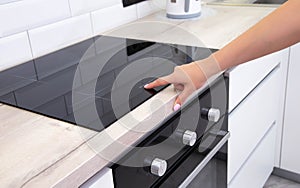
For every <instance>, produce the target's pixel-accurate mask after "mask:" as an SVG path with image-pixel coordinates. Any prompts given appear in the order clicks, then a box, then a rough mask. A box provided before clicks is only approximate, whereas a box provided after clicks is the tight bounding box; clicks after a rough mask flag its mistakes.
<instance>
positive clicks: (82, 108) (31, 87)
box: [0, 36, 211, 131]
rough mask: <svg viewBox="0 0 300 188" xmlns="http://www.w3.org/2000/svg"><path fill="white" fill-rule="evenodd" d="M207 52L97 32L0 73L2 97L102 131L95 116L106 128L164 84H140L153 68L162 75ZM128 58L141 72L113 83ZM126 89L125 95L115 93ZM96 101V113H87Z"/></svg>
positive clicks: (147, 77) (9, 101) (128, 63)
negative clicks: (150, 87) (78, 41)
mask: <svg viewBox="0 0 300 188" xmlns="http://www.w3.org/2000/svg"><path fill="white" fill-rule="evenodd" d="M133 45H134V46H133ZM183 51H186V53H185V52H183ZM210 54H211V50H210V49H206V48H195V47H188V46H179V45H169V44H161V43H154V42H148V41H140V40H133V39H123V38H115V37H104V36H97V37H94V38H91V39H88V40H86V41H83V42H80V43H78V44H75V45H72V46H70V47H67V48H64V49H62V50H59V51H57V52H54V53H51V54H48V55H46V56H43V57H40V58H37V59H34V60H32V61H29V62H27V63H24V64H21V65H18V66H15V67H13V68H10V69H8V70H5V71H2V72H0V102H1V103H5V104H9V105H13V106H16V107H19V108H22V109H26V110H30V111H33V112H36V113H39V114H43V115H46V116H49V117H52V118H56V119H59V120H63V121H66V122H70V123H73V124H78V125H80V126H84V127H87V128H90V129H93V130H97V131H100V130H102V129H103V126H100V125H99V121H97V119H99V118H100V120H101V122H102V124H103V125H104V127H107V126H109V125H110V124H111V123H113V122H114V121H116V120H117V119H119V118H120V117H122V116H123V115H124V114H126V113H128V112H129V111H130V110H132V109H134V108H135V107H137V106H138V105H140V104H141V103H143V102H144V101H146V100H147V99H149V98H150V97H152V96H153V95H155V94H156V93H157V92H159V91H160V90H161V89H163V87H161V88H156V89H153V90H145V89H144V88H143V86H144V85H145V84H146V83H148V82H150V81H152V80H154V79H155V77H153V76H151V73H156V72H158V71H159V72H160V74H161V75H166V74H169V73H171V72H172V71H173V68H174V66H175V65H181V64H184V63H189V62H191V61H193V60H198V59H203V58H205V57H207V56H209V55H210ZM157 57H159V59H157ZM155 58H156V59H155ZM166 61H168V62H172V63H173V64H172V65H170V64H168V63H166ZM132 63H135V64H134V65H135V67H138V68H139V66H140V67H142V68H141V69H137V70H141V71H135V72H134V74H132V75H130V72H129V73H128V77H125V78H123V79H121V80H120V79H119V80H118V82H116V78H117V77H118V76H119V75H120V73H121V72H124V70H126V68H128V66H130V65H131V64H132ZM101 66H103V68H102V69H101V72H100V74H99V73H97V69H99V68H98V67H101ZM95 73H97V74H95ZM94 75H96V76H94ZM129 75H130V76H129ZM135 75H136V76H135ZM139 75H142V76H139ZM147 75H149V76H147ZM128 88H129V89H130V94H129V99H128V98H126V97H123V96H118V95H120V94H119V93H120V91H124V90H126V89H127V90H128ZM111 94H115V97H117V98H119V100H117V101H114V107H117V109H118V110H117V111H118V113H114V110H113V106H112V99H111V96H112V95H111ZM94 104H95V105H96V109H97V116H95V115H93V113H91V112H92V110H93V108H94ZM126 106H129V108H126ZM114 109H115V108H114ZM74 113H75V114H78V113H79V114H81V115H80V118H76V120H75V117H74V116H75V115H74Z"/></svg>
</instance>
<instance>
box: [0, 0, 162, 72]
mask: <svg viewBox="0 0 300 188" xmlns="http://www.w3.org/2000/svg"><path fill="white" fill-rule="evenodd" d="M0 1H1V0H0ZM158 10H159V8H158V7H156V6H155V5H154V3H153V2H152V1H145V2H141V3H139V4H136V5H132V6H129V7H126V8H123V5H122V0H19V1H15V0H11V2H9V1H8V0H5V1H4V3H3V2H2V4H0V70H3V69H6V68H8V67H11V66H14V65H17V64H20V63H23V62H26V61H28V60H31V59H33V58H36V57H39V56H42V55H45V54H48V53H51V52H53V51H56V50H59V49H61V48H64V47H66V46H69V45H72V44H74V43H76V42H79V41H82V40H84V39H87V38H89V37H92V36H95V35H98V34H101V33H102V32H105V31H108V30H110V29H112V28H115V27H117V26H120V25H122V24H126V23H128V22H131V21H134V20H136V19H138V18H141V17H144V16H147V15H149V14H151V13H154V12H155V11H158Z"/></svg>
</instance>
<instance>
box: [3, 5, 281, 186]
mask: <svg viewBox="0 0 300 188" xmlns="http://www.w3.org/2000/svg"><path fill="white" fill-rule="evenodd" d="M205 8H207V9H206V10H209V11H208V12H209V13H210V14H208V15H206V16H207V17H203V18H200V19H199V20H194V21H191V22H184V21H174V20H173V21H169V20H168V21H167V22H168V24H166V25H168V27H156V29H157V30H156V31H154V32H153V33H151V32H147V31H143V29H147V28H142V27H139V28H138V29H135V30H130V31H128V32H127V33H126V31H124V30H122V29H120V30H119V31H120V32H119V33H118V30H117V31H115V32H114V33H107V34H110V35H116V36H119V37H120V36H121V37H130V38H138V39H142V40H149V41H156V42H157V41H159V42H164V43H177V44H181V45H193V44H194V43H195V40H191V39H192V37H191V38H189V36H187V37H186V38H184V39H182V38H180V37H178V34H180V33H176V32H174V31H176V26H179V27H183V28H186V29H187V30H189V31H193V32H194V33H195V34H196V35H198V36H201V39H202V41H203V43H204V44H206V46H208V47H209V48H216V49H217V48H220V47H222V46H224V45H225V44H226V43H228V42H229V41H230V40H232V39H233V38H234V37H236V36H237V35H238V34H240V33H241V32H243V31H244V30H245V29H247V28H248V27H249V26H251V25H253V24H254V23H256V22H257V21H258V20H259V19H261V18H262V17H264V16H265V15H267V14H268V13H269V12H271V11H272V10H273V9H272V8H255V9H254V8H250V7H249V8H247V7H244V8H240V9H236V8H232V7H222V6H205V7H204V13H205ZM161 15H162V14H161V13H157V14H155V15H152V16H150V17H147V18H145V19H142V20H139V21H137V22H136V25H138V26H140V25H139V24H140V23H142V22H143V21H146V22H147V21H148V24H149V25H151V21H157V20H158V21H159V20H161V19H162V17H161ZM234 15H241V18H237V17H236V16H234ZM204 16H205V14H204ZM243 16H244V17H243ZM229 17H230V18H232V19H233V23H232V22H231V21H232V20H230V22H229V21H228V20H227V21H226V18H229ZM216 22H217V23H219V24H214V23H216ZM221 22H222V23H223V24H222V23H221ZM229 23H230V24H229ZM133 25H134V24H133ZM229 25H230V27H228V26H229ZM226 26H227V27H226ZM125 28H126V27H125ZM205 28H211V29H210V30H209V31H208V30H207V29H205ZM148 29H149V28H148ZM155 32H157V33H158V34H159V35H158V34H155ZM122 35H125V36H122ZM196 45H197V44H195V46H196ZM282 54H284V53H283V52H279V53H276V54H272V55H270V56H268V57H263V58H261V59H258V60H254V61H253V62H251V63H249V64H247V65H245V66H243V67H245V68H243V67H242V66H239V67H236V68H235V69H232V70H229V71H228V72H227V73H228V75H229V77H230V78H232V79H230V82H231V84H230V85H229V90H230V91H231V93H230V94H229V112H230V114H229V121H228V123H229V124H228V129H229V130H231V131H232V132H233V133H234V132H235V134H232V135H231V138H230V139H231V140H229V143H228V147H229V148H228V149H229V150H232V151H233V152H232V155H231V154H228V163H229V164H228V165H229V166H228V183H230V184H229V186H230V187H245V183H248V184H247V185H251V183H253V185H261V184H262V183H263V181H265V179H266V178H267V176H268V175H269V174H270V172H271V170H272V167H273V165H272V164H273V163H274V159H272V157H273V156H274V153H275V149H274V150H273V149H272V148H275V146H274V139H275V136H276V131H277V130H276V129H277V128H278V124H277V122H278V121H277V117H276V115H274V113H275V114H276V112H275V108H276V107H275V105H276V103H274V102H273V101H276V98H277V97H278V96H277V94H276V92H274V93H273V92H272V93H270V90H271V91H273V90H274V91H275V90H278V88H277V87H279V86H278V85H276V84H274V83H276V81H277V80H278V75H280V74H281V68H282V67H284V66H282V63H285V62H284V61H283V60H281V55H282ZM285 54H286V53H285ZM119 55H120V56H122V52H121V53H120V54H119ZM123 55H124V53H123ZM132 58H133V59H134V56H132ZM283 59H285V58H283ZM54 62H55V61H54ZM262 62H266V63H262ZM57 63H58V62H57ZM70 63H71V64H69V65H68V66H72V60H70ZM58 64H59V63H58ZM23 66H26V65H25V64H24V65H23ZM53 66H54V69H48V68H47V67H44V70H45V72H44V73H45V74H40V77H41V78H42V79H46V78H47V77H48V76H51V74H53V73H55V72H57V73H58V74H59V73H64V71H62V72H60V71H61V70H62V69H65V68H66V69H68V68H67V67H63V68H62V69H60V68H58V67H59V66H58V67H56V68H55V65H54V64H53ZM57 68H58V69H57ZM68 70H69V71H70V72H72V70H71V69H68ZM247 70H250V71H247ZM67 72H68V71H67ZM283 72H284V71H283ZM62 75H65V74H62ZM253 75H255V76H254V77H253ZM27 76H28V75H27ZM88 78H89V77H86V79H81V80H82V81H84V80H89V79H88ZM28 80H29V81H32V78H31V77H30V75H29V79H28ZM28 80H27V81H28ZM46 81H47V79H46ZM65 81H68V80H65ZM245 82H247V83H248V82H249V84H247V85H246V84H244V83H245ZM40 84H43V82H42V83H40ZM62 89H67V88H62ZM60 91H61V90H60ZM60 91H56V92H60ZM151 96H152V95H151ZM175 96H176V93H174V91H173V88H170V87H167V88H165V89H164V90H162V91H161V92H158V93H156V94H155V95H154V96H153V97H152V98H150V99H149V100H148V101H151V99H153V100H154V99H159V98H162V99H163V101H164V102H165V103H164V104H163V105H162V106H164V107H165V109H171V106H172V104H173V101H174V97H175ZM271 96H272V97H271ZM7 97H8V98H5V99H7V100H8V99H10V100H11V98H9V96H7ZM64 98H68V97H67V96H66V97H64ZM60 100H61V101H60ZM62 100H65V99H58V100H57V101H56V100H54V101H53V103H52V104H53V105H54V106H55V105H56V104H64V103H63V102H62ZM153 100H152V101H153ZM148 101H146V102H145V105H147V104H148V103H147V102H148ZM265 101H266V106H265V108H267V109H268V110H270V111H263V112H262V113H259V112H257V111H258V110H261V109H263V108H259V109H258V107H257V106H258V105H256V104H260V105H259V106H261V104H262V103H264V102H265ZM26 102H28V101H26V100H25V101H24V103H23V104H26ZM50 102H51V101H50ZM149 103H150V102H149ZM29 105H30V104H29ZM143 106H144V105H141V106H139V107H137V108H135V109H133V111H132V113H133V114H134V113H135V114H143V115H145V116H143V117H144V118H145V119H147V117H149V114H148V113H145V111H147V109H148V108H149V106H148V108H147V107H143ZM33 107H35V106H33ZM0 108H2V111H1V112H2V113H1V114H2V115H3V116H4V117H3V118H5V113H4V112H6V113H9V114H19V115H18V116H16V117H15V121H17V120H18V121H19V122H22V121H21V119H20V116H22V115H23V114H26V116H29V114H30V115H31V116H34V115H32V113H29V112H24V111H22V110H21V111H20V110H16V109H12V108H10V107H8V106H6V105H2V106H1V107H0ZM34 109H36V108H34ZM37 109H41V110H46V111H51V108H50V109H47V108H37ZM140 109H144V111H143V110H140ZM162 109H164V108H161V109H159V108H158V109H156V111H154V112H153V114H156V115H157V114H159V113H161V110H162ZM245 109H246V110H245ZM0 110H1V109H0ZM69 110H70V109H69ZM247 110H251V111H252V112H253V114H254V113H255V115H253V114H252V113H251V114H252V115H251V116H250V115H249V113H246V111H247ZM55 112H56V111H55ZM64 112H65V113H68V108H67V109H65V111H64ZM137 112H139V113H137ZM41 113H43V111H42V112H41ZM166 113H167V115H170V114H171V110H170V111H167V112H166ZM54 115H58V114H52V117H53V116H54ZM23 116H25V115H23ZM139 116H141V115H139ZM249 116H250V117H249ZM241 117H245V118H247V120H249V121H247V122H245V119H244V118H243V119H242V118H241ZM6 118H7V119H8V120H6V121H5V122H10V123H8V124H6V125H11V124H13V123H12V122H14V121H13V120H11V119H9V118H8V117H6ZM28 119H34V120H35V121H34V123H33V124H32V125H31V123H29V124H25V123H23V124H22V127H23V130H22V131H23V132H26V133H27V132H28V129H35V130H39V131H42V130H43V131H44V132H43V133H44V134H45V133H49V134H50V135H53V134H51V133H54V132H55V131H56V132H55V134H59V133H60V132H62V133H64V131H66V132H67V133H70V134H61V135H63V136H62V138H63V139H64V140H63V142H62V143H65V144H63V145H62V146H61V148H60V150H65V151H64V152H63V154H62V155H59V156H53V155H52V154H51V152H55V150H54V149H55V148H57V147H58V144H55V143H53V140H54V138H53V137H51V138H52V139H49V140H48V139H46V138H48V137H46V138H41V137H39V134H38V133H36V134H33V135H30V134H28V135H26V136H23V137H22V138H19V137H17V138H16V140H18V141H19V143H20V142H22V139H25V140H30V139H31V138H34V140H35V144H36V146H40V145H45V142H47V140H48V141H49V142H50V141H52V142H51V147H49V148H54V149H53V150H50V151H47V152H48V153H46V154H47V155H46V156H49V157H44V158H45V161H44V164H43V165H40V164H38V163H28V164H30V167H31V169H32V171H29V172H28V169H29V167H28V166H26V165H27V163H26V159H28V158H29V159H30V157H24V158H23V160H25V162H24V163H22V164H23V165H24V166H25V168H22V169H25V170H24V173H23V171H21V169H20V172H22V173H19V174H14V175H12V177H14V176H15V177H18V178H13V179H14V180H11V179H8V180H7V181H6V183H8V184H10V185H20V184H21V185H23V184H24V185H25V187H26V186H27V187H32V186H39V187H41V186H65V187H66V186H72V187H73V186H80V185H82V184H83V183H84V184H83V185H82V186H83V187H93V186H96V185H107V187H109V186H112V185H113V170H112V169H109V168H107V166H110V165H109V162H107V161H105V160H103V159H101V158H100V157H99V156H97V155H95V153H94V152H93V151H92V150H91V149H90V148H89V147H88V146H87V145H85V144H84V143H83V141H82V140H81V141H80V138H82V137H80V134H79V136H78V134H73V133H74V132H73V130H75V128H74V127H73V126H72V125H71V124H68V123H61V121H54V120H52V119H48V118H45V117H41V116H38V117H35V118H33V117H32V118H27V119H26V120H28ZM31 121H33V120H31ZM43 122H44V123H43ZM83 123H84V122H83ZM41 124H44V125H45V126H42V127H41V126H39V127H37V125H41ZM13 125H15V124H13ZM53 125H57V126H53ZM116 125H117V124H114V125H113V126H109V127H108V128H107V129H106V130H107V132H109V133H110V134H111V135H113V137H114V138H116V139H121V140H123V141H124V138H131V139H127V140H126V144H136V143H135V142H136V140H139V139H142V138H143V136H144V135H138V134H137V133H129V135H127V134H126V133H127V132H126V131H127V130H124V129H122V126H116ZM242 126H244V127H246V128H250V127H252V126H256V127H258V128H257V129H254V128H253V129H247V131H248V132H246V133H245V132H241V134H240V130H239V128H241V127H242ZM11 127H12V128H13V127H17V126H11ZM90 128H91V127H90ZM157 128H158V127H151V128H149V131H150V130H152V129H157ZM16 129H17V128H16ZM26 130H27V131H26ZM47 130H48V131H47ZM84 130H85V131H87V130H86V129H84ZM10 131H11V130H10V129H6V132H4V133H5V134H7V135H9V134H11V133H12V132H10ZM19 131H20V132H22V131H21V130H19ZM242 131H243V130H242ZM255 131H256V132H255ZM20 132H19V133H20ZM236 132H238V134H237V133H236ZM15 134H16V133H15ZM55 134H54V135H55ZM86 134H87V135H89V137H85V138H86V139H85V140H88V141H91V140H92V141H99V140H101V141H102V142H101V144H100V145H101V148H107V151H110V150H109V148H112V146H110V144H111V143H110V141H107V140H105V138H107V137H105V135H103V134H101V133H100V134H99V133H96V132H94V131H90V130H88V131H87V132H86ZM47 135H48V134H47ZM126 135H127V136H126ZM253 135H254V136H253ZM45 136H46V134H45V135H44V137H45ZM122 136H124V137H122ZM252 136H253V137H252ZM249 137H250V138H251V139H253V142H251V140H250V141H249V139H247V138H249ZM7 138H8V136H7V137H6V139H7ZM74 139H76V140H77V141H78V142H76V143H75V142H74ZM235 139H238V140H239V142H240V143H241V141H240V139H241V140H243V144H244V145H245V147H243V148H242V149H241V151H242V152H239V153H238V154H240V153H241V154H242V155H241V156H238V155H234V154H235V151H237V150H239V149H240V145H237V144H238V143H235V142H234V140H235ZM40 143H41V144H40ZM69 143H73V145H72V147H71V146H70V147H67V146H69ZM97 143H99V142H97ZM231 144H232V145H231ZM29 145H30V143H29ZM118 149H119V148H118ZM120 149H121V148H120ZM56 151H57V150H56ZM266 151H268V152H266ZM123 152H124V150H120V151H118V150H116V151H114V152H112V153H110V155H111V156H119V155H122V153H123ZM20 153H22V152H20ZM262 153H268V155H263V156H262V155H261V154H262ZM26 156H29V155H28V154H26ZM233 159H236V160H237V161H238V163H236V164H235V163H234V162H232V161H233ZM16 161H18V159H16ZM230 161H231V162H230ZM15 164H18V163H17V162H16V163H15ZM24 166H23V167H24ZM26 167H27V168H26ZM258 168H259V169H263V171H259V172H261V174H260V176H259V178H257V179H256V181H252V180H253V179H249V177H250V176H249V173H250V174H253V173H256V172H258ZM6 170H7V171H6V172H7V174H9V173H8V172H12V171H10V169H9V168H6ZM148 170H149V169H148ZM14 172H15V171H14ZM27 174H31V175H32V176H27ZM24 176H25V178H24ZM92 176H93V177H92ZM253 178H254V177H253ZM88 179H89V180H88ZM22 180H25V182H23V181H22ZM87 180H88V181H87ZM12 182H13V183H12ZM249 182H250V183H249ZM6 185H7V184H6Z"/></svg>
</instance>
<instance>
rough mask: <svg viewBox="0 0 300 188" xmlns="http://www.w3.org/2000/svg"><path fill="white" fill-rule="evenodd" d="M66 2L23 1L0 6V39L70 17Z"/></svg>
mask: <svg viewBox="0 0 300 188" xmlns="http://www.w3.org/2000/svg"><path fill="white" fill-rule="evenodd" d="M70 15H71V13H70V8H69V4H68V0H26V1H25V0H23V1H17V2H13V3H7V4H4V5H1V6H0V37H3V36H8V35H11V34H14V33H18V32H22V31H25V30H27V29H31V28H35V27H38V26H42V25H46V24H49V23H53V22H56V21H59V20H62V19H65V18H67V17H70Z"/></svg>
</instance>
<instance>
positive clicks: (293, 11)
mask: <svg viewBox="0 0 300 188" xmlns="http://www.w3.org/2000/svg"><path fill="white" fill-rule="evenodd" d="M299 41H300V0H289V1H288V2H287V3H285V4H284V5H282V6H281V7H280V8H278V9H277V10H275V11H274V12H273V13H271V14H270V15H269V16H267V17H265V18H264V19H263V20H261V21H260V22H259V23H258V24H256V25H255V26H253V27H252V28H250V29H249V30H248V31H246V32H245V33H243V34H242V35H240V36H239V37H238V38H236V39H235V40H234V41H232V42H231V43H229V44H228V45H226V46H225V47H224V48H222V49H220V50H219V51H218V52H216V53H214V54H213V57H214V58H215V59H216V61H217V62H218V65H219V69H220V70H225V69H227V68H230V67H232V66H236V65H239V64H242V63H245V62H248V61H250V60H252V59H255V58H258V57H261V56H264V55H267V54H269V53H272V52H275V51H278V50H281V49H284V48H286V47H288V46H291V45H293V44H295V43H297V42H299ZM216 72H217V71H216Z"/></svg>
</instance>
